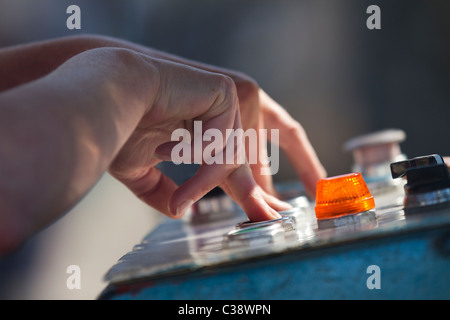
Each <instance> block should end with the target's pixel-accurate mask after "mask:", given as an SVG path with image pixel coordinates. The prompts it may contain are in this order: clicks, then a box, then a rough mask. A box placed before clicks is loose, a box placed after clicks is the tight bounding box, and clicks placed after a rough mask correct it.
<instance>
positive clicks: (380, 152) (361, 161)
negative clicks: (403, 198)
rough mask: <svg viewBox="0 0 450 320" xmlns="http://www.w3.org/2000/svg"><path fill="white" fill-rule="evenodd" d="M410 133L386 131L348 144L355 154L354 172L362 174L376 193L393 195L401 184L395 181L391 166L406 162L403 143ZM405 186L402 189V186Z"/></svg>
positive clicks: (349, 149) (346, 146)
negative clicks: (392, 192) (401, 146)
mask: <svg viewBox="0 0 450 320" xmlns="http://www.w3.org/2000/svg"><path fill="white" fill-rule="evenodd" d="M405 138H406V134H405V132H404V131H403V130H400V129H386V130H382V131H377V132H373V133H369V134H366V135H362V136H358V137H355V138H353V139H350V140H349V141H347V142H346V143H345V144H344V149H345V150H346V151H351V152H352V153H353V161H354V164H353V166H352V171H353V172H360V173H361V174H362V176H363V177H364V180H365V181H366V183H367V185H368V188H369V190H370V191H371V192H372V193H382V192H391V191H392V190H391V189H392V187H397V186H398V185H400V184H401V181H398V180H392V178H391V174H390V164H391V163H392V162H397V161H401V160H406V156H405V155H404V154H403V153H402V152H401V150H400V142H402V141H404V140H405ZM400 187H401V186H400Z"/></svg>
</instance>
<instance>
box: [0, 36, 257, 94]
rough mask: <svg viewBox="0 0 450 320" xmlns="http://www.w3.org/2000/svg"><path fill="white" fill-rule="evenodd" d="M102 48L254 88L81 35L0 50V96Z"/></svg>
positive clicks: (152, 52)
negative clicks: (153, 59)
mask: <svg viewBox="0 0 450 320" xmlns="http://www.w3.org/2000/svg"><path fill="white" fill-rule="evenodd" d="M104 47H115V48H125V49H131V50H134V51H137V52H140V53H143V54H145V55H148V56H150V57H154V58H160V59H165V60H170V61H174V62H179V63H183V64H186V65H190V66H193V67H196V68H200V69H203V70H207V71H211V72H217V73H223V74H227V75H228V76H230V77H231V78H232V79H233V80H234V81H236V82H246V83H250V84H253V85H256V82H255V81H254V80H253V79H251V78H250V77H248V76H247V75H245V74H243V73H241V72H237V71H232V70H228V69H224V68H220V67H216V66H212V65H208V64H204V63H200V62H197V61H193V60H189V59H185V58H182V57H179V56H176V55H173V54H169V53H166V52H163V51H160V50H156V49H153V48H149V47H146V46H142V45H139V44H135V43H132V42H129V41H124V40H121V39H117V38H112V37H105V36H96V35H83V36H73V37H65V38H57V39H52V40H47V41H40V42H34V43H29V44H25V45H18V46H14V47H10V48H6V49H2V50H0V92H2V91H4V90H8V89H10V88H13V87H16V86H18V85H21V84H24V83H27V82H29V81H32V80H35V79H38V78H40V77H42V76H44V75H46V74H48V73H50V72H52V71H53V70H55V69H56V68H57V67H59V66H60V65H61V64H62V63H64V62H65V61H67V60H68V59H70V58H72V57H73V56H75V55H77V54H79V53H81V52H84V51H87V50H90V49H95V48H104Z"/></svg>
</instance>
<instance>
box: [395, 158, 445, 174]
mask: <svg viewBox="0 0 450 320" xmlns="http://www.w3.org/2000/svg"><path fill="white" fill-rule="evenodd" d="M433 164H445V163H444V159H443V158H442V157H441V156H440V155H438V154H432V155H428V156H422V157H416V158H412V159H407V160H404V161H397V162H394V163H391V165H390V167H391V175H392V178H393V179H396V178H400V177H404V176H405V175H406V172H407V170H408V169H411V168H419V167H427V166H430V165H433Z"/></svg>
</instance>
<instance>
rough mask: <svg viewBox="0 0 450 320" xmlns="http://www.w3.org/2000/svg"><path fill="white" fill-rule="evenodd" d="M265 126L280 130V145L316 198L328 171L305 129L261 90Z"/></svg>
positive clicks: (311, 195)
mask: <svg viewBox="0 0 450 320" xmlns="http://www.w3.org/2000/svg"><path fill="white" fill-rule="evenodd" d="M260 95H261V101H262V108H263V112H264V115H265V117H264V120H265V126H266V128H267V129H268V130H274V129H277V130H279V137H280V140H279V141H280V147H281V149H283V151H284V152H285V153H286V155H287V157H288V159H289V162H290V163H291V164H292V166H293V167H294V169H295V171H296V172H297V174H298V176H299V178H300V180H301V181H302V182H303V184H304V186H305V189H306V192H307V193H308V195H309V196H310V197H311V198H312V199H314V198H315V196H316V185H317V181H318V180H320V179H322V178H325V177H326V171H325V169H324V167H323V166H322V164H321V163H320V161H319V158H318V157H317V154H316V152H315V151H314V149H313V147H312V145H311V143H310V141H309V139H308V137H307V135H306V133H305V131H304V130H303V128H302V127H301V125H300V124H299V123H298V122H297V121H295V120H294V119H293V118H292V117H291V116H290V115H289V114H288V113H287V111H286V110H284V109H283V108H282V107H281V106H280V105H279V104H278V103H276V102H275V101H274V100H273V99H271V98H270V97H269V96H268V95H267V94H266V93H265V92H264V91H262V90H260Z"/></svg>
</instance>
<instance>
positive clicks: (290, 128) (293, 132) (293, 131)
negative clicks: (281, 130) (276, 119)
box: [286, 120, 306, 140]
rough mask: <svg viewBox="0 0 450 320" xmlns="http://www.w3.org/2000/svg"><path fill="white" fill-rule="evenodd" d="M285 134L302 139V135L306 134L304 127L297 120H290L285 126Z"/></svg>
mask: <svg viewBox="0 0 450 320" xmlns="http://www.w3.org/2000/svg"><path fill="white" fill-rule="evenodd" d="M286 131H287V134H288V135H289V136H292V137H295V138H298V139H300V140H301V139H303V137H304V136H305V135H306V133H305V129H303V127H302V125H301V124H300V123H299V122H298V121H297V120H292V121H291V122H290V123H289V124H288V125H287V128H286Z"/></svg>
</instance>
